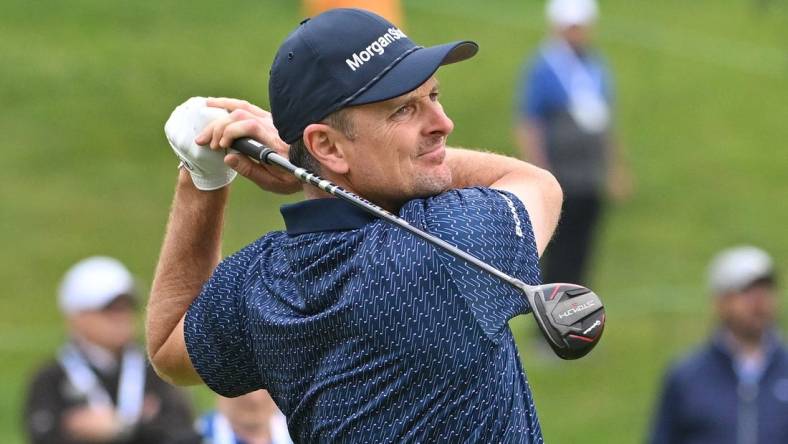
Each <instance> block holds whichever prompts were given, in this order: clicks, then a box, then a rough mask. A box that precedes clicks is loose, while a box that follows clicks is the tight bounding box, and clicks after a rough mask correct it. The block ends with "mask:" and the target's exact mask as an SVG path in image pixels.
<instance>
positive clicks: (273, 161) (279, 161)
mask: <svg viewBox="0 0 788 444" xmlns="http://www.w3.org/2000/svg"><path fill="white" fill-rule="evenodd" d="M233 148H235V149H236V150H238V151H240V152H242V153H244V154H246V155H247V156H249V157H251V158H253V159H255V160H257V161H258V162H260V163H265V164H269V165H276V166H278V167H281V168H283V169H285V170H287V171H289V172H290V173H292V174H293V175H295V176H296V177H297V178H298V179H299V180H301V181H302V182H305V183H308V184H310V185H314V186H316V187H318V188H320V189H321V190H323V191H325V192H326V193H329V194H331V195H332V196H335V197H337V198H339V199H342V200H344V201H347V202H350V203H351V204H353V205H355V206H357V207H359V208H361V209H363V210H365V211H367V212H369V213H372V214H373V215H375V216H377V217H379V218H381V219H383V220H385V221H386V222H389V223H391V224H394V225H397V226H399V227H400V228H403V229H405V230H407V231H409V232H410V233H412V234H414V235H416V236H418V237H420V238H422V239H424V240H425V241H427V242H430V243H432V244H433V245H437V246H438V247H440V248H442V249H444V250H445V251H447V252H448V253H450V254H452V255H453V256H455V257H457V258H460V259H462V260H464V261H467V262H469V263H471V264H473V265H475V266H476V267H478V268H479V269H481V270H484V271H486V272H488V273H490V274H492V275H494V276H496V277H498V278H499V279H501V280H502V281H504V282H506V283H507V284H509V285H511V286H513V287H515V288H517V289H519V290H521V291H524V292H527V293H528V294H531V293H532V291H531V289H530V288H529V287H530V286H529V285H527V284H525V283H524V282H523V281H521V280H519V279H516V278H514V277H512V276H509V275H508V274H506V273H504V272H503V271H501V270H499V269H497V268H495V267H493V266H492V265H490V264H488V263H486V262H484V261H482V260H480V259H478V258H477V257H475V256H473V255H471V254H468V253H466V252H464V251H462V250H460V249H459V248H457V247H455V246H454V245H451V244H449V243H448V242H446V241H444V240H442V239H440V238H438V237H435V236H433V235H431V234H429V233H427V232H424V231H422V230H420V229H418V228H416V227H414V226H413V225H411V224H409V223H408V222H407V221H406V220H405V219H402V218H401V217H398V216H395V215H394V214H391V213H390V212H388V211H386V210H385V209H383V208H381V207H379V206H377V205H375V204H373V203H372V202H370V201H368V200H366V199H364V198H363V197H361V196H358V195H356V194H354V193H351V192H349V191H346V190H344V189H342V187H340V186H338V185H335V184H333V183H331V182H329V181H327V180H325V179H323V178H321V177H319V176H317V175H315V174H313V173H311V172H309V171H307V170H305V169H303V168H300V167H297V166H295V165H293V164H292V163H290V161H288V160H287V159H285V158H284V157H282V156H280V155H279V154H277V153H276V151H274V150H272V149H271V148H268V147H267V146H265V145H263V144H262V143H260V142H258V141H256V140H254V139H250V138H248V137H244V138H240V139H236V140H235V141H234V142H233Z"/></svg>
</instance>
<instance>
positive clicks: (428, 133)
mask: <svg viewBox="0 0 788 444" xmlns="http://www.w3.org/2000/svg"><path fill="white" fill-rule="evenodd" d="M351 118H352V119H353V124H354V127H355V129H356V131H355V133H356V137H355V138H354V139H353V140H352V141H350V142H349V146H348V149H346V150H345V152H346V155H347V162H348V165H349V172H348V174H347V176H346V178H347V179H348V181H349V184H350V186H351V188H352V189H354V190H355V191H356V192H358V193H360V194H362V195H363V196H365V197H367V198H368V199H370V200H372V201H373V202H376V203H378V204H379V205H381V206H383V207H385V208H388V209H396V208H398V207H399V206H401V205H402V204H403V203H405V202H407V201H408V200H410V199H413V198H416V197H426V196H432V195H435V194H438V193H440V192H442V191H444V190H446V189H447V188H448V187H449V185H451V171H450V170H449V167H448V165H447V164H446V137H447V136H448V135H449V134H450V133H451V132H452V130H453V129H454V124H453V123H452V121H451V119H449V118H448V116H446V114H445V113H444V112H443V107H442V106H441V104H440V102H439V101H438V81H437V79H435V78H434V77H432V78H430V79H429V80H427V81H426V82H424V83H423V84H422V85H421V86H420V87H418V88H417V89H416V90H414V91H411V92H410V93H408V94H405V95H403V96H400V97H396V98H394V99H391V100H387V101H385V102H378V103H372V104H369V105H361V106H358V107H355V108H353V109H352V114H351Z"/></svg>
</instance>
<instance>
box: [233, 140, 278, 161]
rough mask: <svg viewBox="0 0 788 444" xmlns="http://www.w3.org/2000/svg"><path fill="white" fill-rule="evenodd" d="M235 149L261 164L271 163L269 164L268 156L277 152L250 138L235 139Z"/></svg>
mask: <svg viewBox="0 0 788 444" xmlns="http://www.w3.org/2000/svg"><path fill="white" fill-rule="evenodd" d="M233 149H236V150H238V151H240V152H242V153H244V154H246V155H247V156H249V157H251V158H252V159H254V160H256V161H258V162H260V163H270V162H268V155H269V154H271V153H275V152H276V151H274V150H272V149H271V148H268V147H267V146H265V145H263V144H262V143H260V142H258V141H256V140H254V139H251V138H249V137H241V138H240V139H235V141H234V142H233Z"/></svg>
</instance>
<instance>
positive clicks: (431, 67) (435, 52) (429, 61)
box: [347, 41, 479, 105]
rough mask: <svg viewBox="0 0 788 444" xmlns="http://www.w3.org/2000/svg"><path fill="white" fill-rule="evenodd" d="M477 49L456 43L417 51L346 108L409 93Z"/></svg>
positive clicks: (471, 43)
mask: <svg viewBox="0 0 788 444" xmlns="http://www.w3.org/2000/svg"><path fill="white" fill-rule="evenodd" d="M478 51H479V45H477V44H476V43H475V42H471V41H459V42H452V43H446V44H444V45H438V46H431V47H429V48H420V49H417V50H415V51H413V52H412V53H410V54H409V55H407V56H406V57H404V58H403V59H402V60H400V61H399V63H397V64H396V65H394V66H393V67H392V68H391V69H390V70H389V72H387V73H386V74H385V75H383V76H382V77H381V78H380V79H379V80H378V81H377V82H376V83H375V84H373V85H370V86H369V88H368V89H367V90H366V91H364V92H363V93H362V94H359V95H358V96H357V97H356V98H354V99H353V100H351V101H350V102H348V103H347V105H363V104H365V103H373V102H381V101H383V100H388V99H392V98H394V97H398V96H401V95H403V94H406V93H409V92H411V91H413V90H414V89H416V88H418V87H419V86H421V84H423V83H424V82H426V81H427V80H428V79H429V78H430V77H431V76H432V75H433V74H435V71H437V70H438V68H439V67H440V66H441V65H448V64H450V63H456V62H460V61H463V60H466V59H469V58H471V57H473V56H474V55H476V53H477V52H478Z"/></svg>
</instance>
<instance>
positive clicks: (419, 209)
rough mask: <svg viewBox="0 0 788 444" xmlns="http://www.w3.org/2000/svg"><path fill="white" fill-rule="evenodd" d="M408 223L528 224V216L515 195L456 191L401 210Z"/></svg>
mask: <svg viewBox="0 0 788 444" xmlns="http://www.w3.org/2000/svg"><path fill="white" fill-rule="evenodd" d="M401 215H402V216H403V217H404V218H406V219H409V220H417V221H418V220H419V219H423V220H424V221H425V222H426V223H427V224H428V225H430V221H451V222H452V223H458V222H462V221H465V222H466V223H467V224H482V225H483V224H486V223H496V222H503V223H510V222H516V223H521V222H522V223H528V222H529V219H528V213H527V211H526V209H525V206H524V205H523V204H522V202H521V201H520V199H518V198H517V196H515V195H514V194H513V193H511V192H508V191H503V190H497V189H493V188H486V187H471V188H457V189H451V190H448V191H445V192H443V193H441V194H438V195H435V196H431V197H428V198H424V199H414V200H412V201H410V202H408V203H407V204H406V205H405V206H404V207H403V209H402V211H401Z"/></svg>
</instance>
